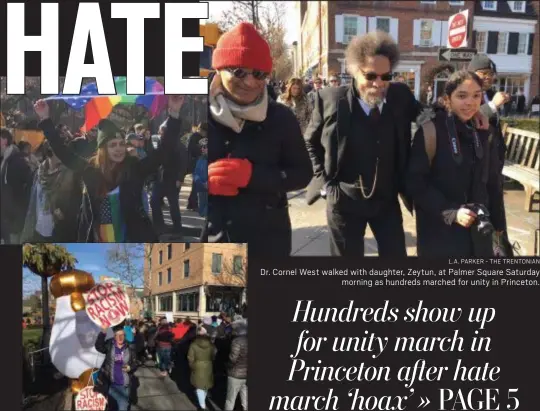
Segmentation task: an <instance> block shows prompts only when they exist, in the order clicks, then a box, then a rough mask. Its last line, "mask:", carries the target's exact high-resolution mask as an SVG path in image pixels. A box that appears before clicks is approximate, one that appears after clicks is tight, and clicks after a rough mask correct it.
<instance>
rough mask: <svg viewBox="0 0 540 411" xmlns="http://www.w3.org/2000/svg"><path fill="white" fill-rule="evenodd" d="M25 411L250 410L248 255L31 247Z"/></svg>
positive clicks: (153, 247) (189, 249)
mask: <svg viewBox="0 0 540 411" xmlns="http://www.w3.org/2000/svg"><path fill="white" fill-rule="evenodd" d="M22 253H23V267H22V288H23V296H22V305H23V316H22V341H23V363H22V367H23V368H22V369H23V402H24V404H23V406H24V409H25V410H28V411H32V410H119V411H126V410H129V409H130V410H132V411H137V410H141V411H142V410H179V411H188V410H193V411H195V410H201V409H212V410H233V409H234V410H237V409H240V408H239V407H240V406H241V407H242V408H243V409H244V410H246V409H247V367H248V366H247V349H248V340H247V338H248V337H247V326H248V324H247V312H248V302H247V266H248V259H247V245H246V244H203V243H193V244H191V243H129V244H126V243H124V244H80V243H75V244H73V243H72V244H59V243H54V244H53V243H49V244H35V243H33V244H30V243H27V244H25V245H23V247H22Z"/></svg>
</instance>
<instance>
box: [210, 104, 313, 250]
mask: <svg viewBox="0 0 540 411" xmlns="http://www.w3.org/2000/svg"><path fill="white" fill-rule="evenodd" d="M208 126H209V131H208V135H209V139H208V162H209V164H211V163H213V162H215V161H216V160H219V159H223V158H227V157H230V158H242V159H248V160H249V161H250V162H251V163H252V165H253V172H252V176H251V180H250V181H249V184H248V185H247V187H246V188H242V189H240V192H239V194H238V195H236V196H234V197H225V196H214V195H209V196H208V226H207V228H206V229H205V230H204V231H203V236H202V241H203V242H218V243H248V244H249V250H250V253H252V254H258V255H282V256H287V255H289V254H290V253H291V248H292V245H291V235H292V229H291V221H290V217H289V210H288V206H289V204H288V199H287V193H288V192H290V191H294V190H300V189H302V188H305V187H306V186H307V184H308V183H309V181H310V179H311V177H312V175H313V173H312V169H311V163H310V160H309V156H308V152H307V150H306V147H305V144H304V141H303V138H302V133H301V131H300V126H299V124H298V121H297V120H296V117H295V116H294V114H293V112H292V111H291V110H290V109H289V108H288V107H286V106H284V105H282V104H279V103H276V102H275V101H273V100H271V99H269V100H268V112H267V116H266V119H265V120H264V121H263V122H261V123H256V122H250V121H247V122H246V124H245V125H244V128H243V130H242V131H241V132H240V133H239V134H237V133H235V132H234V131H233V130H232V129H230V128H227V127H225V126H223V125H221V124H219V123H217V122H216V121H214V119H213V118H212V117H211V116H209V121H208Z"/></svg>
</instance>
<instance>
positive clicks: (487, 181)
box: [406, 112, 506, 257]
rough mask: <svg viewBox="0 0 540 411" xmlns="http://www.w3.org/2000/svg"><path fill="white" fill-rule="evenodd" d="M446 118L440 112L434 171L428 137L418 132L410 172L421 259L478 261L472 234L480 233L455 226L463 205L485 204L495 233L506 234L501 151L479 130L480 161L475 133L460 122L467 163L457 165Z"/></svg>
mask: <svg viewBox="0 0 540 411" xmlns="http://www.w3.org/2000/svg"><path fill="white" fill-rule="evenodd" d="M447 117H448V115H447V113H446V112H439V113H437V116H436V117H435V119H434V123H435V128H436V131H437V137H436V139H437V143H436V151H435V156H434V158H433V160H432V164H431V167H430V165H429V159H428V156H427V153H426V148H425V143H424V132H423V129H422V128H419V129H418V130H417V132H416V134H415V136H414V142H413V146H412V150H411V157H410V160H409V166H408V170H407V178H406V182H407V190H408V192H409V194H410V195H411V196H412V198H413V201H414V204H415V210H416V229H417V247H418V256H422V257H426V256H428V257H470V256H474V254H473V239H472V238H473V237H472V230H475V229H476V228H475V227H474V226H472V227H470V228H464V227H462V226H460V225H458V224H457V223H456V222H455V220H456V214H457V211H458V209H459V208H461V206H462V205H465V204H472V203H478V204H483V205H484V206H486V207H487V208H488V210H489V212H490V214H491V222H492V223H493V226H494V227H495V229H496V230H503V229H504V227H505V225H506V222H505V216H504V208H503V204H504V202H503V201H504V200H503V192H502V184H501V178H502V176H501V173H500V170H499V163H498V153H497V150H498V146H497V145H496V144H494V143H493V142H492V143H490V142H489V132H488V131H483V130H479V131H478V136H479V140H480V142H481V144H482V152H483V156H482V158H481V159H479V158H478V157H477V156H476V155H475V151H474V148H473V141H474V140H473V138H472V133H471V132H470V130H469V129H467V127H466V126H465V124H464V123H462V122H461V121H460V120H457V119H456V120H455V124H456V131H457V135H458V140H459V145H460V150H461V153H462V162H461V164H458V162H457V161H456V160H455V159H454V157H453V153H452V149H451V142H450V138H449V135H448V129H447V126H446V119H447ZM489 244H491V238H489Z"/></svg>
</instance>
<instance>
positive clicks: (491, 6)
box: [482, 1, 497, 11]
mask: <svg viewBox="0 0 540 411" xmlns="http://www.w3.org/2000/svg"><path fill="white" fill-rule="evenodd" d="M482 8H483V9H484V10H491V11H497V2H496V1H483V2H482Z"/></svg>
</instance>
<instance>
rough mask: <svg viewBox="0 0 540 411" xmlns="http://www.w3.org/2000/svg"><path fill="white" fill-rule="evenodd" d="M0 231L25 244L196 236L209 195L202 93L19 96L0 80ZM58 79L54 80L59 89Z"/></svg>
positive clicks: (158, 87)
mask: <svg viewBox="0 0 540 411" xmlns="http://www.w3.org/2000/svg"><path fill="white" fill-rule="evenodd" d="M0 82H1V85H0V88H1V90H3V92H2V95H1V96H0V102H1V107H2V111H1V117H0V121H1V127H2V128H1V135H0V137H1V148H2V168H1V177H2V179H1V186H0V189H1V193H2V196H1V198H2V202H1V212H0V219H1V229H2V230H1V239H2V244H22V243H25V242H35V243H48V242H80V243H86V242H93V243H129V242H159V241H189V242H196V241H199V238H200V235H201V230H202V228H203V226H204V225H205V219H206V213H207V211H206V209H207V206H206V203H207V188H206V186H207V182H206V181H207V177H206V175H207V160H206V157H207V132H206V130H207V126H206V112H207V105H206V104H207V103H206V96H165V95H164V94H163V93H164V88H163V84H162V79H161V78H146V94H145V95H140V96H133V95H127V93H126V78H125V77H115V86H116V91H117V94H116V95H114V96H99V95H98V92H97V86H96V83H95V82H92V81H88V82H86V83H85V84H84V85H83V87H82V89H81V94H80V95H76V96H73V95H69V96H68V95H55V96H44V95H41V94H40V79H39V78H38V77H27V78H26V95H23V96H20V95H7V94H5V92H4V91H5V90H6V78H1V79H0ZM62 83H63V79H61V81H60V86H61V87H60V89H62Z"/></svg>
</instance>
